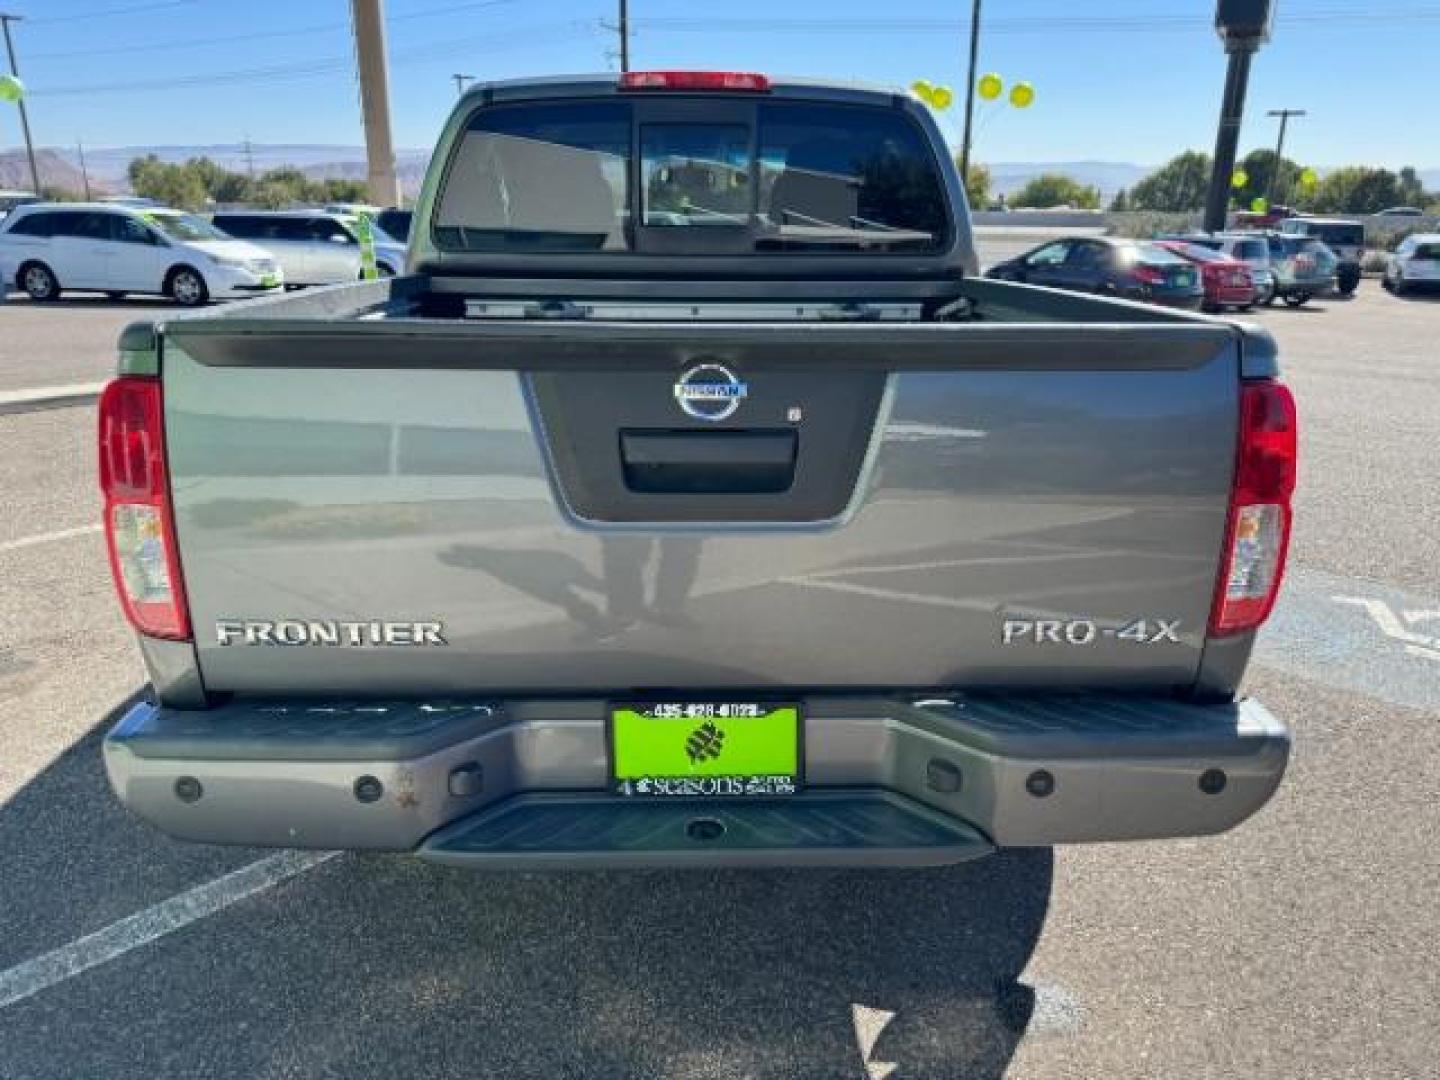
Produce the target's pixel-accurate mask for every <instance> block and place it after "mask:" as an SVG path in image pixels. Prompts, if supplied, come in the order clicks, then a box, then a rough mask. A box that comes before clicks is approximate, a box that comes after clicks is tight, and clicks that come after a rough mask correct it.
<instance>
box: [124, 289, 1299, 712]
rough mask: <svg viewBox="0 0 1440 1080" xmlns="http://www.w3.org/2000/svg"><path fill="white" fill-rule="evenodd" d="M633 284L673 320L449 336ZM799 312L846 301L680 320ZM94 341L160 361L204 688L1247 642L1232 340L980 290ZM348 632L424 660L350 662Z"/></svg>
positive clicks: (303, 305)
mask: <svg viewBox="0 0 1440 1080" xmlns="http://www.w3.org/2000/svg"><path fill="white" fill-rule="evenodd" d="M637 290H643V292H644V295H645V296H646V297H647V298H649V299H655V298H657V297H658V298H660V299H663V300H665V301H667V302H682V301H683V302H684V304H685V305H690V307H692V308H693V311H691V312H689V313H687V316H686V317H684V318H677V319H675V320H671V321H656V320H650V321H612V320H608V319H596V318H573V317H558V318H557V317H548V316H546V315H543V314H540V315H538V316H537V317H535V318H521V319H515V318H505V319H493V320H492V319H483V318H481V319H476V318H466V317H465V315H464V312H465V310H466V308H465V305H464V300H465V298H466V297H473V296H474V295H476V294H477V293H479V294H481V295H485V296H490V297H512V298H522V299H524V300H526V301H527V302H535V303H537V304H538V305H541V306H542V307H543V306H544V305H546V304H551V305H552V306H553V303H554V302H555V301H569V302H573V301H575V300H587V299H589V300H594V299H605V298H607V297H611V298H613V297H626V296H633V295H635V294H636V292H637ZM807 298H824V299H825V300H826V302H829V303H833V302H835V301H837V300H839V301H842V302H845V303H850V304H853V305H855V307H856V310H857V314H856V316H855V318H853V319H845V318H842V319H835V320H819V321H817V320H813V319H803V320H800V321H787V320H785V319H783V318H777V320H776V321H773V322H757V321H753V320H751V321H745V322H723V321H721V322H716V321H707V320H706V319H705V318H704V314H703V313H704V311H705V310H706V305H707V304H712V303H721V302H724V303H733V302H736V301H752V300H761V301H764V302H770V303H781V302H784V301H788V300H791V299H794V300H805V299H807ZM901 301H903V302H906V303H918V304H919V305H921V308H922V310H923V311H924V312H925V315H924V316H923V317H922V320H921V321H917V322H913V323H904V324H897V323H895V322H893V321H883V320H871V321H866V318H865V315H864V313H863V309H864V306H865V305H867V304H876V303H880V302H901ZM957 302H958V303H957ZM562 310H563V309H562ZM677 310H678V309H677ZM697 313H698V314H697ZM937 313H939V314H938V315H937ZM938 317H943V318H944V321H937V318H938ZM122 344H123V345H124V347H125V350H126V355H127V357H128V358H129V359H128V360H127V363H130V364H132V365H133V367H132V370H136V371H140V370H143V369H144V368H146V367H147V366H151V365H158V366H159V367H160V368H162V369H163V375H164V386H165V422H166V427H167V440H168V444H169V455H170V462H171V475H172V484H173V488H174V499H175V508H176V528H177V533H178V539H179V546H180V552H181V558H182V561H183V565H184V574H185V582H186V587H187V592H188V597H189V603H190V606H191V612H192V616H193V623H194V626H195V627H196V641H195V644H194V646H193V648H194V659H195V668H196V670H197V672H198V675H199V680H200V682H201V683H202V684H203V687H204V691H205V692H206V693H209V694H217V693H218V694H240V695H267V694H277V695H336V694H340V695H346V694H348V695H355V696H362V697H363V696H366V695H387V696H393V695H397V694H398V695H405V694H434V693H453V694H473V693H495V692H499V693H527V694H533V693H536V692H545V693H590V692H605V693H618V692H648V691H653V690H655V689H659V688H666V687H690V688H706V689H715V690H719V689H740V688H764V687H773V686H786V687H792V688H816V689H818V688H825V689H832V690H833V689H862V688H871V689H877V688H879V689H883V688H896V687H905V688H911V689H917V688H930V687H933V688H941V687H955V686H964V687H1007V686H1010V687H1013V686H1022V687H1027V688H1032V689H1033V688H1059V687H1069V686H1086V687H1092V688H1096V687H1110V688H1123V689H1127V690H1136V691H1156V690H1163V691H1167V692H1168V691H1173V690H1178V691H1181V692H1192V691H1195V690H1197V689H1202V688H1210V689H1214V688H1216V687H1218V688H1220V690H1221V691H1223V689H1224V684H1225V682H1226V680H1227V678H1229V677H1230V676H1231V675H1233V674H1234V673H1238V670H1239V668H1240V667H1241V666H1243V656H1244V653H1245V651H1247V650H1248V639H1246V640H1244V641H1243V642H1240V643H1235V642H1231V643H1229V644H1228V645H1227V646H1226V647H1225V648H1223V649H1222V648H1216V649H1209V648H1207V645H1208V644H1209V643H1207V639H1206V623H1207V617H1208V613H1209V609H1210V605H1211V599H1212V596H1213V592H1214V583H1215V577H1216V573H1217V569H1218V567H1217V561H1218V558H1219V554H1220V552H1221V550H1222V546H1223V538H1224V531H1225V515H1226V505H1227V498H1228V492H1229V485H1230V478H1231V471H1232V469H1233V464H1234V463H1233V450H1232V448H1233V446H1234V444H1235V432H1236V410H1237V394H1238V387H1239V384H1240V379H1241V377H1262V376H1267V375H1272V374H1273V373H1274V351H1273V346H1272V344H1271V342H1270V341H1269V339H1268V337H1267V336H1266V335H1265V334H1264V333H1263V332H1260V331H1256V330H1253V329H1249V328H1244V327H1240V326H1237V325H1233V324H1229V323H1224V322H1220V321H1217V320H1211V319H1206V318H1202V317H1195V316H1188V315H1183V314H1178V313H1174V312H1170V311H1165V310H1160V309H1155V308H1151V307H1145V306H1141V305H1137V304H1130V303H1126V302H1123V301H1113V300H1106V299H1100V298H1090V297H1083V296H1075V295H1072V294H1063V293H1057V292H1053V291H1050V290H1045V289H1036V288H1032V287H1028V286H1020V285H1011V284H1008V283H1003V282H988V281H977V280H970V279H965V280H954V279H950V280H940V281H935V280H932V281H913V280H901V281H888V282H887V281H874V280H867V281H857V282H834V281H830V282H811V283H803V282H788V283H787V282H756V281H749V282H723V281H699V282H690V283H687V284H681V283H679V282H663V281H654V280H652V281H648V282H633V281H623V280H616V281H605V280H603V279H601V280H597V279H587V280H586V281H585V282H584V283H583V287H582V284H581V283H579V282H573V281H565V280H545V279H540V280H517V279H493V278H492V279H483V280H479V279H476V280H470V279H464V278H435V279H432V278H428V277H409V278H400V279H394V280H390V281H385V282H378V283H369V284H362V285H354V286H341V287H336V288H333V289H326V290H320V291H316V292H314V293H308V294H304V295H299V296H295V297H285V298H279V299H274V300H269V301H264V302H258V303H253V304H249V305H245V306H244V307H242V308H238V309H220V310H217V311H213V312H206V313H204V314H202V315H200V316H197V317H185V318H178V319H174V320H171V321H169V322H167V323H165V324H163V325H162V326H160V327H158V328H153V329H152V328H146V327H144V326H137V327H135V328H132V330H131V331H130V332H129V333H127V337H126V340H125V342H123V343H122ZM709 363H719V364H721V365H723V366H724V367H726V368H727V369H730V370H732V371H734V372H736V373H737V374H738V376H739V377H740V378H741V379H743V380H744V381H745V382H746V383H747V385H748V387H749V393H748V397H747V398H746V399H745V400H744V401H743V402H742V403H741V407H739V408H738V409H737V410H736V413H735V415H734V416H733V417H731V418H729V419H726V420H724V421H722V422H719V423H715V422H712V421H707V420H697V419H694V418H691V417H689V416H686V415H685V414H684V413H683V412H682V411H681V410H680V409H678V408H677V407H676V398H675V393H674V390H673V386H674V384H675V382H676V380H677V378H678V377H680V376H681V375H682V373H684V372H685V371H687V370H688V369H691V368H693V367H695V366H696V365H701V364H709ZM767 477H768V479H767ZM372 623H373V624H377V625H381V624H384V625H389V624H394V625H397V626H403V625H413V626H419V625H421V624H424V625H427V626H428V625H438V626H439V627H441V628H442V629H440V630H439V631H436V632H435V636H437V637H439V638H441V639H443V642H444V644H443V646H441V645H438V644H435V643H433V642H432V643H430V644H426V643H424V642H420V641H416V642H415V643H414V644H413V646H412V647H408V648H378V649H377V648H346V647H344V644H345V642H344V635H346V634H351V635H354V634H359V633H361V631H356V630H347V629H345V626H346V625H347V624H357V625H358V624H367V626H368V624H372ZM265 624H269V625H270V627H271V629H270V630H268V631H266V630H264V629H257V626H260V627H263V626H264V625H265ZM1007 624H1008V625H1010V627H1011V629H1010V630H1007V629H1006V627H1007ZM1037 624H1039V625H1038V628H1036V627H1037ZM1049 624H1053V625H1054V626H1055V627H1056V628H1057V629H1047V626H1048V625H1049ZM1162 624H1163V625H1165V626H1167V627H1169V628H1170V629H1169V630H1167V631H1166V632H1165V633H1163V634H1158V636H1157V633H1158V628H1159V627H1160V626H1161V625H1162ZM1087 625H1088V626H1091V627H1092V629H1093V634H1092V633H1091V631H1087V630H1086V629H1085V627H1086V626H1087ZM1022 626H1028V627H1030V628H1031V629H1027V630H1025V631H1024V632H1023V633H1022V632H1021V631H1019V630H1016V629H1015V627H1022ZM227 628H228V629H227ZM377 632H378V633H388V632H389V631H386V630H383V629H382V630H380V631H374V632H372V631H370V630H369V629H366V630H365V631H363V634H364V635H369V636H367V637H366V640H367V641H369V640H370V637H371V636H373V633H377ZM401 633H402V636H403V633H404V632H401ZM409 633H410V635H411V636H420V633H421V632H420V631H414V630H412V631H410V632H409ZM317 634H318V635H319V636H320V637H319V641H318V644H321V645H330V646H332V647H322V648H281V647H272V646H275V645H280V644H285V643H287V638H286V635H289V636H290V637H293V638H295V639H296V640H295V641H293V642H289V643H291V644H297V643H299V641H300V639H301V637H303V638H304V640H305V641H306V642H307V643H309V644H316V643H317V642H316V641H314V640H312V639H313V638H314V637H315V635H317ZM1064 634H1068V635H1069V637H1070V639H1067V638H1066V637H1065V636H1063V635H1064ZM246 635H249V637H248V638H247V637H246ZM332 637H334V638H336V639H337V640H336V641H334V642H333V643H332V642H331V641H330V638H332ZM1207 653H1208V654H1210V655H1209V659H1208V661H1207ZM1237 657H1238V662H1237Z"/></svg>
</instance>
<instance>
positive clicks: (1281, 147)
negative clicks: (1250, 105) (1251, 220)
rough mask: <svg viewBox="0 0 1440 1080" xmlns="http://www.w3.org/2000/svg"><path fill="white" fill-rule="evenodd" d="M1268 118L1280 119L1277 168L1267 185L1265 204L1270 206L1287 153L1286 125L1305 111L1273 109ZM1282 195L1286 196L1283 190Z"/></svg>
mask: <svg viewBox="0 0 1440 1080" xmlns="http://www.w3.org/2000/svg"><path fill="white" fill-rule="evenodd" d="M1265 115H1266V116H1278V117H1279V118H1280V137H1279V138H1278V139H1276V140H1275V167H1274V168H1273V169H1271V170H1270V182H1269V183H1268V184H1266V185H1265V203H1266V205H1267V206H1268V205H1269V204H1270V202H1271V201H1272V200H1273V199H1274V198H1275V183H1276V181H1277V180H1279V178H1280V162H1281V161H1282V160H1283V158H1282V157H1281V155H1282V154H1283V153H1284V152H1285V125H1286V124H1288V123H1289V122H1290V117H1292V116H1304V115H1305V110H1304V109H1271V110H1270V111H1269V112H1267V113H1266V114H1265ZM1280 194H1282V195H1284V194H1285V192H1284V191H1283V190H1282V191H1281V192H1280Z"/></svg>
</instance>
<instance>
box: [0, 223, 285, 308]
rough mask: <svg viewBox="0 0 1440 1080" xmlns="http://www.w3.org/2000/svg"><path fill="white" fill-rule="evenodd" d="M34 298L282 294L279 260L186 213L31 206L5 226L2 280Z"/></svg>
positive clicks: (186, 299)
mask: <svg viewBox="0 0 1440 1080" xmlns="http://www.w3.org/2000/svg"><path fill="white" fill-rule="evenodd" d="M12 281H13V282H14V283H15V285H16V286H18V287H19V288H21V289H24V290H25V291H26V292H27V293H29V294H30V298H31V299H32V300H42V301H43V300H54V299H56V298H57V297H58V296H59V295H60V292H61V290H62V289H75V290H80V291H94V292H103V293H107V294H109V295H110V296H111V297H117V298H118V297H121V296H124V295H125V294H126V293H156V294H158V295H161V296H168V297H170V298H171V299H173V300H174V301H175V302H176V303H177V304H183V305H185V306H186V307H193V306H195V305H197V304H203V303H205V301H206V300H209V299H211V298H214V299H222V298H230V299H234V298H239V297H245V296H255V295H257V294H259V293H265V292H271V291H274V290H278V289H279V288H281V287H282V286H283V285H284V282H285V279H284V275H283V274H282V273H281V271H280V268H279V266H277V265H276V262H275V259H274V258H273V257H272V256H271V255H270V254H269V253H268V252H266V251H264V250H263V249H261V248H258V247H256V246H255V245H253V244H247V243H244V242H242V241H240V240H235V239H232V238H231V237H228V236H226V235H225V234H224V233H222V232H220V231H219V230H218V229H216V228H215V227H214V226H213V225H211V224H210V223H209V222H208V221H206V220H205V219H204V218H201V217H196V216H195V215H194V214H187V213H185V212H184V211H181V210H168V209H163V208H157V209H149V208H147V209H136V208H132V207H127V206H115V205H107V204H102V203H32V204H30V205H28V206H21V207H18V208H17V209H16V210H15V211H14V212H13V213H12V214H10V216H9V217H7V218H6V219H5V221H4V223H3V224H0V282H7V283H8V282H12Z"/></svg>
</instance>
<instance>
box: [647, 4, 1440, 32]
mask: <svg viewBox="0 0 1440 1080" xmlns="http://www.w3.org/2000/svg"><path fill="white" fill-rule="evenodd" d="M1434 20H1440V6H1436V5H1434V4H1430V5H1427V6H1425V7H1421V8H1410V9H1401V10H1386V11H1385V12H1383V13H1378V12H1376V11H1375V10H1374V9H1373V8H1370V7H1368V6H1351V7H1347V8H1339V7H1336V8H1332V9H1327V10H1319V11H1302V12H1296V13H1293V14H1290V13H1288V12H1281V13H1280V14H1279V15H1278V16H1277V21H1278V22H1281V23H1284V24H1287V25H1290V26H1306V25H1339V24H1345V23H1358V24H1361V25H1380V24H1385V25H1388V26H1393V25H1394V24H1397V23H1404V22H1414V21H1425V22H1430V21H1434ZM633 22H634V23H635V24H636V25H638V26H641V27H643V28H645V29H646V30H649V31H654V32H659V33H716V32H721V33H724V32H732V33H751V32H765V33H796V34H807V35H818V34H839V35H844V34H864V35H867V36H869V35H875V34H901V35H914V34H957V33H962V32H964V30H965V24H964V23H963V22H962V21H961V20H959V19H820V18H814V19H796V18H765V17H735V18H727V17H710V18H683V17H676V18H664V17H656V18H647V19H637V20H633ZM1210 28H1211V22H1210V20H1209V19H1208V18H1205V17H1203V16H1196V15H1183V14H1173V15H1101V16H1058V17H1057V16H1054V15H1045V16H1032V17H1029V18H999V19H994V20H987V21H986V24H985V31H986V33H987V34H1056V33H1066V34H1069V33H1098V34H1114V33H1121V32H1130V33H1155V32H1158V33H1170V32H1176V31H1180V32H1193V31H1196V30H1207V31H1208V30H1209V29H1210Z"/></svg>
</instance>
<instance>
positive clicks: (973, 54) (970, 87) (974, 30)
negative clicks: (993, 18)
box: [960, 0, 980, 193]
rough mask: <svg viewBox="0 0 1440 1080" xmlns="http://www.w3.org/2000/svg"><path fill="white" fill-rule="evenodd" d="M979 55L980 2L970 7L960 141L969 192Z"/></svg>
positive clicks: (962, 176)
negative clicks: (963, 115) (967, 68)
mask: <svg viewBox="0 0 1440 1080" xmlns="http://www.w3.org/2000/svg"><path fill="white" fill-rule="evenodd" d="M979 53H980V0H972V2H971V5H970V70H969V74H968V76H967V77H966V80H965V134H964V135H963V136H961V139H960V183H961V184H963V185H964V187H965V190H966V192H967V193H968V192H969V190H970V124H971V121H972V120H973V119H974V117H975V61H976V58H977V57H978V55H979Z"/></svg>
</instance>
